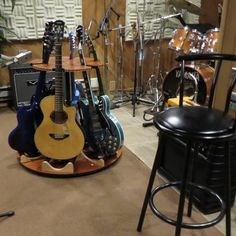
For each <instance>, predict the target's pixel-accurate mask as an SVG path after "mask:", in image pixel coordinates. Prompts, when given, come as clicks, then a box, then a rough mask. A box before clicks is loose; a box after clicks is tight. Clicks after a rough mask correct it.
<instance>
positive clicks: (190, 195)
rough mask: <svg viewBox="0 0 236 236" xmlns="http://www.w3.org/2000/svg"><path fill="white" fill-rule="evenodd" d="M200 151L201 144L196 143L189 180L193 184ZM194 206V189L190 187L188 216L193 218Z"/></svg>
mask: <svg viewBox="0 0 236 236" xmlns="http://www.w3.org/2000/svg"><path fill="white" fill-rule="evenodd" d="M198 150H199V144H198V143H195V144H194V149H193V158H191V163H190V170H189V173H190V175H189V180H190V181H191V182H194V173H195V172H194V162H195V160H196V158H197V157H198ZM192 206H193V188H192V186H191V185H190V186H189V201H188V211H187V216H188V217H191V215H192Z"/></svg>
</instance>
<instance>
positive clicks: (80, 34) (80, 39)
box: [76, 25, 85, 45]
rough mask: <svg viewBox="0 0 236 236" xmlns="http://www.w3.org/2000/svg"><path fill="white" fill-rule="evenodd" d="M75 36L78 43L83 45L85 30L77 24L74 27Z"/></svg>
mask: <svg viewBox="0 0 236 236" xmlns="http://www.w3.org/2000/svg"><path fill="white" fill-rule="evenodd" d="M76 36H77V38H78V44H79V45H84V43H85V30H84V27H83V26H82V25H78V27H77V28H76Z"/></svg>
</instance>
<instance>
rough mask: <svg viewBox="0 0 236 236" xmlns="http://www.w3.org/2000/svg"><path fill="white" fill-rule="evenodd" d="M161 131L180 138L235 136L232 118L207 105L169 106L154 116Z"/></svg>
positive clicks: (155, 122) (223, 137) (211, 138)
mask: <svg viewBox="0 0 236 236" xmlns="http://www.w3.org/2000/svg"><path fill="white" fill-rule="evenodd" d="M154 124H155V126H156V127H157V128H158V129H159V130H161V131H162V132H165V133H169V134H171V135H175V136H178V137H182V138H191V139H201V140H202V139H204V140H216V139H220V140H221V141H222V139H228V138H231V137H233V136H235V132H234V130H233V124H234V119H233V118H231V117H230V116H228V115H225V114H224V113H223V112H221V111H219V110H213V109H209V108H207V107H202V106H201V107H200V106H195V107H189V106H182V107H169V108H167V109H166V110H164V111H162V112H160V113H158V114H157V115H156V116H155V118H154Z"/></svg>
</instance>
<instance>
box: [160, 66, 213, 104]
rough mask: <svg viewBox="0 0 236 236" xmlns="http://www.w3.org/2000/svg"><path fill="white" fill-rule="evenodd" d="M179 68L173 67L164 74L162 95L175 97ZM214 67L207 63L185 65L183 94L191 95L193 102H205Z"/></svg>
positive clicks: (176, 94) (177, 90)
mask: <svg viewBox="0 0 236 236" xmlns="http://www.w3.org/2000/svg"><path fill="white" fill-rule="evenodd" d="M180 74H181V68H180V67H174V68H173V69H172V70H170V71H169V73H168V74H167V75H166V77H165V79H164V83H163V95H164V96H168V98H165V99H169V98H175V97H177V96H178V93H179V82H180ZM213 75H214V69H213V68H212V67H210V66H208V65H205V64H200V65H186V66H185V74H184V79H185V86H184V95H185V96H188V97H191V98H192V99H193V100H194V102H195V103H198V104H201V105H203V104H205V102H206V100H207V96H208V94H209V93H210V87H211V83H212V80H213Z"/></svg>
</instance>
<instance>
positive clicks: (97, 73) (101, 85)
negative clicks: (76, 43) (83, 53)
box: [87, 37, 105, 96]
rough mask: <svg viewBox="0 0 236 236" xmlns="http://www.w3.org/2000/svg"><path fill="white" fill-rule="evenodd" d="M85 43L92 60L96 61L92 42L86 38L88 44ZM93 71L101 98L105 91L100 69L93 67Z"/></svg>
mask: <svg viewBox="0 0 236 236" xmlns="http://www.w3.org/2000/svg"><path fill="white" fill-rule="evenodd" d="M87 43H88V48H89V52H90V53H91V54H92V55H93V60H94V61H98V57H97V53H96V51H95V48H94V46H93V43H92V41H91V39H90V38H89V37H88V42H87ZM94 69H95V70H96V75H97V79H98V86H99V95H100V96H102V95H104V94H105V89H104V86H103V82H102V76H101V73H100V69H99V67H98V66H94Z"/></svg>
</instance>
